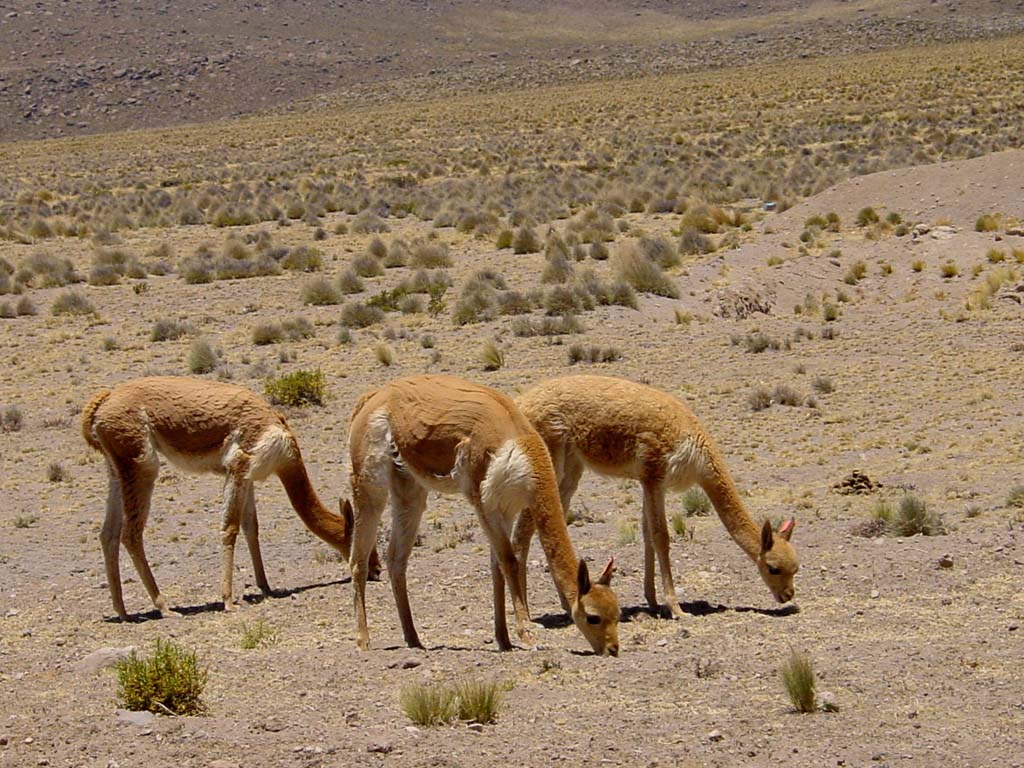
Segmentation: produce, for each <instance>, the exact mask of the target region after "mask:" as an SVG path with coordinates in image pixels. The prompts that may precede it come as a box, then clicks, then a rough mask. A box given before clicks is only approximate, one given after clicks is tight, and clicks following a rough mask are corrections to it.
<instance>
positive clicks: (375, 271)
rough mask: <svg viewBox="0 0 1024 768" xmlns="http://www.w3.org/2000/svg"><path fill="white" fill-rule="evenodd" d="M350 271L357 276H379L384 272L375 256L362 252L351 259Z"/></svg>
mask: <svg viewBox="0 0 1024 768" xmlns="http://www.w3.org/2000/svg"><path fill="white" fill-rule="evenodd" d="M352 271H353V272H355V274H357V275H358V276H359V277H379V276H380V275H383V274H384V267H382V266H381V263H380V260H379V259H378V258H377V257H376V256H373V255H372V254H369V253H364V254H361V255H360V256H356V257H355V258H354V259H352ZM360 290H361V289H360ZM346 293H348V291H346Z"/></svg>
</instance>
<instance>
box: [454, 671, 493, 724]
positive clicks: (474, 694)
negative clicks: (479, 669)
mask: <svg viewBox="0 0 1024 768" xmlns="http://www.w3.org/2000/svg"><path fill="white" fill-rule="evenodd" d="M501 702H502V687H501V685H499V684H497V683H484V682H481V681H479V680H463V681H462V682H461V683H459V684H458V685H457V686H456V688H455V715H456V717H457V718H458V719H459V720H461V721H463V722H466V723H480V724H481V725H486V724H488V723H493V722H495V721H496V720H497V719H498V711H499V710H500V709H501Z"/></svg>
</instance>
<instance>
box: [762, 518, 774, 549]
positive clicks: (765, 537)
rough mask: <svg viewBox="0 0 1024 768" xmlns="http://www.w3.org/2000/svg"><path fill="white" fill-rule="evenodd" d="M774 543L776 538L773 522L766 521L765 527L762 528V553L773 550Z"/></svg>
mask: <svg viewBox="0 0 1024 768" xmlns="http://www.w3.org/2000/svg"><path fill="white" fill-rule="evenodd" d="M773 543H774V537H773V535H772V521H771V520H765V521H764V525H762V526H761V551H762V552H767V551H768V550H769V549H771V548H772V544H773Z"/></svg>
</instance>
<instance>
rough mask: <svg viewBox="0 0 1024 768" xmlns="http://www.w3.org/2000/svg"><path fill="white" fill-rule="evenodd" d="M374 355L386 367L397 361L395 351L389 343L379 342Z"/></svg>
mask: <svg viewBox="0 0 1024 768" xmlns="http://www.w3.org/2000/svg"><path fill="white" fill-rule="evenodd" d="M373 355H374V357H376V358H377V362H378V363H380V364H381V365H383V366H384V367H386V368H387V367H390V366H392V365H394V363H395V351H394V350H393V349H392V348H391V347H390V346H388V345H387V344H378V345H377V346H375V347H374V348H373Z"/></svg>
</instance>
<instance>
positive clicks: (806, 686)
mask: <svg viewBox="0 0 1024 768" xmlns="http://www.w3.org/2000/svg"><path fill="white" fill-rule="evenodd" d="M782 684H783V685H784V686H785V688H786V695H787V696H789V700H790V701H791V702H792V703H793V708H794V709H796V711H797V712H813V711H814V710H815V709H817V693H816V688H817V679H816V678H815V676H814V665H813V663H812V662H811V657H810V656H808V655H807V654H806V653H800V652H799V651H796V650H791V651H790V653H789V659H788V660H787V661H786V662H785V663H784V664H783V665H782Z"/></svg>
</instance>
